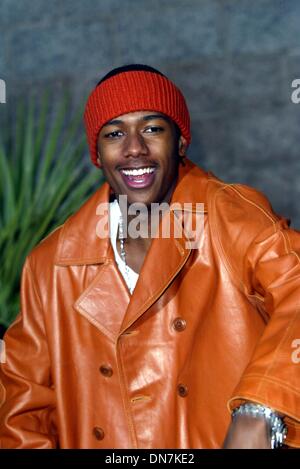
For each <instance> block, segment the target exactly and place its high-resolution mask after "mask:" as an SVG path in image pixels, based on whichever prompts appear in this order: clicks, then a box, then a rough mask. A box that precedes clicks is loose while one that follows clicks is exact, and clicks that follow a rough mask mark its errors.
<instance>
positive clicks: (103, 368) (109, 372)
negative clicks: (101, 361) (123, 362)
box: [99, 365, 113, 378]
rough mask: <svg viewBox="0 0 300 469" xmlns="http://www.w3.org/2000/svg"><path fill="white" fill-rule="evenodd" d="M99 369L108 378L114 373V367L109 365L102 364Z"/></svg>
mask: <svg viewBox="0 0 300 469" xmlns="http://www.w3.org/2000/svg"><path fill="white" fill-rule="evenodd" d="M99 370H100V373H102V374H103V376H105V377H106V378H110V377H111V376H112V374H113V370H112V367H111V366H109V365H101V366H100V368H99Z"/></svg>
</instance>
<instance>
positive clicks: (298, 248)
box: [228, 194, 300, 447]
mask: <svg viewBox="0 0 300 469" xmlns="http://www.w3.org/2000/svg"><path fill="white" fill-rule="evenodd" d="M244 196H245V194H244ZM262 203H263V202H262ZM255 205H257V204H256V203H254V207H253V205H252V207H251V208H249V210H250V211H251V210H252V211H253V213H252V217H253V216H254V220H255V210H256V212H257V211H258V210H260V211H261V210H263V212H264V213H263V215H261V214H260V215H259V216H263V217H265V228H264V229H262V230H261V231H260V232H259V234H258V235H257V236H256V237H255V238H254V239H253V240H252V241H251V242H250V244H248V243H247V242H245V243H242V244H243V245H244V246H247V249H246V250H245V252H243V253H241V252H240V253H239V255H240V256H241V257H240V258H242V259H243V264H242V269H241V275H242V277H243V284H244V287H245V293H246V294H247V295H248V298H249V300H251V301H253V300H254V301H256V302H257V305H259V304H260V305H261V306H262V308H263V309H264V311H265V312H266V327H265V329H264V332H263V334H262V336H261V337H260V340H259V342H258V343H257V345H256V348H255V351H254V354H253V356H252V358H251V360H250V363H249V364H248V366H247V368H246V370H245V372H244V373H243V376H242V377H241V380H240V382H239V384H238V386H237V387H236V389H235V391H234V393H233V396H232V398H231V399H230V401H229V403H228V406H229V408H230V409H233V408H234V407H236V406H237V405H239V404H240V403H241V402H243V401H245V400H250V401H255V402H258V403H261V404H264V405H266V406H269V407H271V408H273V409H275V410H277V411H278V412H280V413H282V414H284V415H285V416H286V417H285V421H286V423H287V425H288V435H287V439H286V444H287V445H290V446H294V447H300V233H299V232H297V231H295V230H292V229H290V228H289V227H288V224H287V223H286V221H285V220H284V219H280V218H278V217H276V216H274V214H273V213H272V212H269V211H268V207H266V208H262V207H261V206H260V204H258V205H257V207H255ZM256 216H257V215H256ZM246 231H247V230H246Z"/></svg>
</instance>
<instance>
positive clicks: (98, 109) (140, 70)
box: [84, 65, 191, 166]
mask: <svg viewBox="0 0 300 469" xmlns="http://www.w3.org/2000/svg"><path fill="white" fill-rule="evenodd" d="M132 67H134V68H132ZM116 70H121V71H120V72H117V73H116V74H114V70H113V71H112V72H110V73H109V74H108V75H106V76H105V77H104V78H103V79H102V80H101V81H100V82H99V83H98V85H97V86H96V88H95V89H94V90H93V91H92V93H91V94H90V96H89V98H88V100H87V104H86V108H85V112H84V122H85V127H86V132H87V140H88V145H89V149H90V155H91V160H92V162H93V163H94V164H95V165H96V166H98V163H97V139H98V134H99V132H100V130H101V128H102V127H103V125H104V124H105V123H106V122H108V121H110V120H111V119H113V118H115V117H118V116H121V115H122V114H127V113H129V112H134V111H157V112H161V113H163V114H165V115H166V116H168V117H170V119H172V120H173V121H174V122H175V123H176V124H177V125H178V127H179V129H180V131H181V134H182V135H183V136H184V137H185V139H186V140H187V145H189V143H190V141H191V133H190V115H189V111H188V108H187V105H186V102H185V99H184V97H183V95H182V93H181V91H180V90H179V89H178V88H177V87H176V86H175V85H174V83H172V82H171V81H170V80H169V79H168V78H167V77H166V76H165V75H163V74H162V73H160V72H159V71H157V70H155V69H152V67H148V66H143V65H133V66H127V67H120V69H116Z"/></svg>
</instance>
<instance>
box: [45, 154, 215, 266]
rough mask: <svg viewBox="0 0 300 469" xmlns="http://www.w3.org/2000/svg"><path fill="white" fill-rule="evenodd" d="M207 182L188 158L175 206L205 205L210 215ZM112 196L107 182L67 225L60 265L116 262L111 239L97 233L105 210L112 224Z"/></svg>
mask: <svg viewBox="0 0 300 469" xmlns="http://www.w3.org/2000/svg"><path fill="white" fill-rule="evenodd" d="M207 179H208V175H207V173H205V172H204V171H203V170H202V169H200V168H199V167H197V166H196V165H195V164H193V163H192V162H191V161H190V160H188V159H186V162H185V166H180V168H179V175H178V182H177V185H176V188H175V191H174V193H173V196H172V200H171V203H172V204H173V203H174V204H175V203H179V204H182V205H183V204H184V203H192V204H193V203H194V204H195V202H202V203H203V204H204V211H205V212H206V211H207V201H206V185H207ZM109 196H110V187H109V185H108V184H107V183H104V184H103V185H102V186H101V187H100V188H99V189H98V190H97V191H96V192H95V193H94V194H93V195H92V196H91V197H90V198H89V199H88V200H87V201H86V202H85V203H84V204H83V206H82V207H81V208H80V209H79V210H78V211H77V212H76V213H75V214H73V215H72V216H71V217H70V218H68V220H67V221H66V222H65V223H64V225H63V227H62V229H61V232H60V236H59V241H58V246H57V251H56V255H55V261H54V262H55V264H56V265H88V264H101V263H104V262H105V261H106V260H107V259H113V257H114V254H113V251H112V249H111V244H110V240H109V237H108V236H106V237H104V238H100V237H99V236H98V234H97V233H98V232H99V223H101V222H103V215H104V211H105V210H106V212H105V215H106V217H107V222H108V207H109ZM100 212H102V213H100ZM107 227H108V225H107Z"/></svg>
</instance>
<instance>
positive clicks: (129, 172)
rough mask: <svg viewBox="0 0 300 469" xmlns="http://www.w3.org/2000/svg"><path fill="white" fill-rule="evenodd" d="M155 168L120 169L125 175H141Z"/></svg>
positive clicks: (151, 171)
mask: <svg viewBox="0 0 300 469" xmlns="http://www.w3.org/2000/svg"><path fill="white" fill-rule="evenodd" d="M154 170H155V168H140V169H121V171H122V173H123V174H125V176H142V175H143V174H150V173H153V171H154Z"/></svg>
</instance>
